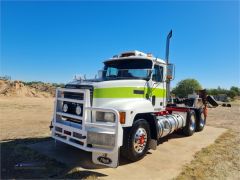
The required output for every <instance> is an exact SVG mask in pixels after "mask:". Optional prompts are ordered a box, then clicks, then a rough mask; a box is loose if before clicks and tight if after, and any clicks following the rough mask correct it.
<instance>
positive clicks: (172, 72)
mask: <svg viewBox="0 0 240 180" xmlns="http://www.w3.org/2000/svg"><path fill="white" fill-rule="evenodd" d="M174 75H175V66H174V64H168V65H167V77H166V79H167V80H169V81H170V80H173V79H174Z"/></svg>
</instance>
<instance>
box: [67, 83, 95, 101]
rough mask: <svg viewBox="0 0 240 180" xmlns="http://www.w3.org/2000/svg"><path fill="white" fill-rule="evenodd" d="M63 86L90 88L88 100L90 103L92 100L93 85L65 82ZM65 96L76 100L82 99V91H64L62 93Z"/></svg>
mask: <svg viewBox="0 0 240 180" xmlns="http://www.w3.org/2000/svg"><path fill="white" fill-rule="evenodd" d="M65 88H68V89H89V90H90V98H91V99H90V102H91V105H92V100H93V90H94V88H93V86H91V85H79V84H67V85H66V86H65ZM64 97H65V98H70V99H78V100H83V98H84V97H83V94H82V93H72V92H65V93H64Z"/></svg>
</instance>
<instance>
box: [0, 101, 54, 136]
mask: <svg viewBox="0 0 240 180" xmlns="http://www.w3.org/2000/svg"><path fill="white" fill-rule="evenodd" d="M53 104H54V99H53V98H27V97H25V98H21V97H14V98H13V97H0V122H1V126H0V130H1V131H0V132H1V135H0V140H7V139H20V138H26V137H42V136H48V135H49V133H50V131H49V125H50V121H51V118H52V111H53Z"/></svg>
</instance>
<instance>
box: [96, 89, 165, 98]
mask: <svg viewBox="0 0 240 180" xmlns="http://www.w3.org/2000/svg"><path fill="white" fill-rule="evenodd" d="M151 89H152V88H144V87H111V88H96V89H94V93H93V97H94V98H145V97H146V95H147V94H149V95H150V93H151ZM134 90H143V91H144V94H134V93H133V92H134ZM152 96H156V98H163V97H166V90H165V89H159V88H153V91H152Z"/></svg>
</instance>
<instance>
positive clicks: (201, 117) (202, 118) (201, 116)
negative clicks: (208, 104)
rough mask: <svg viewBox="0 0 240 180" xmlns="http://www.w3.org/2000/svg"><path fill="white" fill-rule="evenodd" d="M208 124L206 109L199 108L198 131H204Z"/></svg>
mask: <svg viewBox="0 0 240 180" xmlns="http://www.w3.org/2000/svg"><path fill="white" fill-rule="evenodd" d="M205 124H206V117H205V115H204V110H203V109H202V108H201V109H198V110H197V123H196V131H202V130H203V129H204V127H205Z"/></svg>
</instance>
